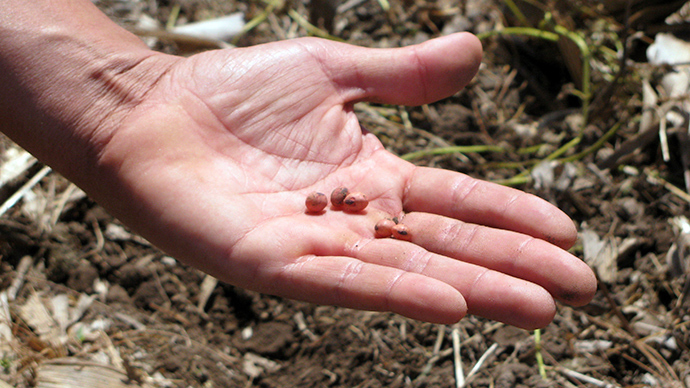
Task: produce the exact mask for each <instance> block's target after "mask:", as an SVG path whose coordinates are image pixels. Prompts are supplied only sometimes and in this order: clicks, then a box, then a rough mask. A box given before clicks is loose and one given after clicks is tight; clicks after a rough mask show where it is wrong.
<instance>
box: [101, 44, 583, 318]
mask: <svg viewBox="0 0 690 388" xmlns="http://www.w3.org/2000/svg"><path fill="white" fill-rule="evenodd" d="M480 57H481V46H480V44H479V42H478V41H477V39H476V38H475V37H473V36H472V35H469V34H455V35H451V36H447V37H444V38H440V39H436V40H431V41H429V42H426V43H423V44H421V45H417V46H412V47H408V48H401V49H390V50H388V49H386V50H374V49H365V48H359V47H354V46H350V45H345V44H340V43H335V42H330V41H326V40H319V39H297V40H291V41H283V42H277V43H272V44H267V45H261V46H256V47H251V48H242V49H231V50H223V51H214V52H207V53H203V54H199V55H196V56H193V57H190V58H178V57H172V56H166V55H163V54H155V55H154V56H152V57H151V58H150V59H148V63H149V66H150V65H151V63H154V62H156V61H157V64H158V68H159V69H161V71H160V74H158V73H155V72H152V73H151V75H150V76H149V77H153V76H155V77H157V81H156V82H155V83H153V82H145V83H144V84H146V85H149V84H153V85H152V86H151V87H150V88H148V90H146V91H145V94H144V95H145V97H144V98H143V99H142V100H141V101H140V102H139V103H138V104H136V106H134V107H131V108H130V110H129V111H128V112H126V114H123V115H121V116H120V117H125V118H124V119H123V120H121V121H120V122H119V123H118V125H117V126H113V127H112V128H110V129H107V130H106V129H104V130H102V131H100V132H98V133H96V135H95V136H98V139H97V140H96V141H94V142H93V144H99V145H100V147H101V149H99V155H100V159H99V161H100V163H99V165H98V166H97V170H96V171H98V175H97V178H96V180H95V181H94V182H93V183H92V184H89V186H90V190H87V191H89V192H90V193H91V194H92V195H93V196H94V197H95V198H96V199H97V200H98V201H99V202H101V203H102V204H104V206H106V207H107V208H108V209H110V211H111V212H113V214H114V215H115V216H117V217H119V218H120V219H121V220H123V222H125V223H126V224H127V225H129V226H131V227H133V228H134V229H135V230H137V231H138V232H139V233H141V234H142V235H143V236H144V237H146V238H147V239H149V240H150V241H151V242H153V243H154V244H156V245H157V246H159V247H160V248H162V249H164V250H166V251H167V252H169V253H170V254H171V255H173V256H175V257H177V258H179V259H181V260H182V261H184V262H186V263H188V264H191V265H194V266H196V267H198V268H200V269H202V270H204V271H206V272H208V273H210V274H212V275H214V276H215V277H217V278H219V279H220V280H223V281H226V282H228V283H231V284H234V285H237V286H240V287H244V288H247V289H252V290H257V291H260V292H265V293H270V294H275V295H280V296H284V297H288V298H295V299H301V300H305V301H310V302H315V303H321V304H335V305H339V306H345V307H351V308H358V309H370V310H382V311H393V312H396V313H399V314H402V315H404V316H408V317H411V318H415V319H420V320H425V321H431V322H440V323H451V322H455V321H457V320H459V319H461V318H462V317H463V316H464V315H465V314H466V313H471V314H478V315H481V316H484V317H488V318H491V319H496V320H499V321H503V322H506V323H509V324H512V325H516V326H519V327H524V328H536V327H541V326H544V325H546V324H547V323H548V322H550V321H551V319H552V318H553V315H554V313H555V304H554V298H556V299H558V300H561V301H564V302H566V303H570V304H574V305H582V304H584V303H587V302H588V301H589V300H590V299H591V298H592V296H593V293H594V291H595V288H596V282H595V279H594V276H593V274H592V272H591V270H590V269H589V268H588V267H587V266H586V265H585V264H584V263H583V262H582V261H580V260H579V259H577V258H576V257H574V256H572V255H570V254H569V253H567V252H566V251H564V250H563V248H568V247H569V246H571V245H572V244H573V242H574V241H575V238H576V231H575V228H574V226H573V224H572V221H570V219H569V218H568V217H567V216H565V215H564V214H563V213H561V212H560V211H559V210H558V209H556V208H555V207H553V206H551V205H550V204H548V203H547V202H545V201H542V200H540V199H538V198H537V197H535V196H532V195H528V194H525V193H523V192H520V191H518V190H514V189H510V188H505V187H501V186H498V185H494V184H490V183H486V182H482V181H478V180H475V179H472V178H469V177H467V176H465V175H462V174H459V173H455V172H450V171H444V170H436V169H430V168H421V167H416V166H414V165H412V164H410V163H407V162H405V161H403V160H401V159H400V158H398V157H396V156H394V155H393V154H391V153H389V152H388V151H386V150H385V149H384V148H383V147H382V145H381V143H380V142H379V141H378V140H377V139H376V137H374V136H373V135H371V134H368V133H366V132H363V131H362V129H361V128H360V126H359V123H358V120H357V118H356V116H355V114H354V113H353V109H352V106H353V104H354V103H356V102H358V101H377V102H383V103H389V104H405V105H418V104H423V103H430V102H433V101H436V100H438V99H441V98H444V97H447V96H450V95H452V94H453V93H455V92H456V91H457V90H459V89H460V88H462V87H463V86H465V85H466V84H467V83H468V82H469V80H470V79H471V77H472V76H473V75H474V74H475V72H476V71H477V68H478V66H479V62H480ZM340 185H344V186H347V187H349V188H350V190H353V191H361V192H364V193H365V194H366V195H367V196H368V197H369V199H370V204H369V207H368V208H367V209H366V210H365V211H364V212H363V213H362V214H349V213H344V212H342V211H335V210H333V209H330V208H327V210H326V211H325V212H324V213H323V214H319V215H311V214H307V213H306V212H305V207H304V200H305V198H306V196H307V195H308V194H309V193H310V192H312V191H321V192H324V193H326V194H327V195H329V194H330V191H331V190H332V189H334V188H335V187H337V186H340ZM390 216H398V217H400V218H402V219H403V220H404V223H405V224H406V225H407V226H409V227H410V229H411V230H412V234H413V238H412V241H411V242H405V241H400V240H394V239H375V238H374V225H375V223H376V222H377V221H378V220H380V219H381V218H384V217H390Z"/></svg>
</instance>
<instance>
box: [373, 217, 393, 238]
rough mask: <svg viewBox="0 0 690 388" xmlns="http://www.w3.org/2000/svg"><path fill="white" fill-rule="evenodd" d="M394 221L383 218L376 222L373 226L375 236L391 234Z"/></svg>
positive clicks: (382, 236) (388, 235)
mask: <svg viewBox="0 0 690 388" xmlns="http://www.w3.org/2000/svg"><path fill="white" fill-rule="evenodd" d="M394 226H395V222H394V221H393V220H391V219H388V218H384V219H382V220H381V221H379V222H377V223H376V226H374V232H375V233H376V238H385V237H390V236H391V235H392V234H393V227H394Z"/></svg>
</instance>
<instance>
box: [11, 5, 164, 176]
mask: <svg viewBox="0 0 690 388" xmlns="http://www.w3.org/2000/svg"><path fill="white" fill-rule="evenodd" d="M5 1H8V2H9V3H5V4H3V5H2V6H0V11H2V12H4V13H3V15H4V16H0V130H2V131H3V132H4V133H5V134H7V135H8V136H9V137H10V138H12V139H13V140H15V141H16V142H17V143H19V144H20V145H21V146H23V147H24V148H26V149H27V150H28V151H30V152H31V153H33V154H34V155H35V156H37V157H38V158H39V159H41V160H42V161H43V162H45V163H47V164H49V165H51V166H52V167H53V168H54V169H56V170H57V171H59V172H61V173H62V174H63V175H65V176H66V177H67V178H69V179H71V180H73V181H74V182H75V183H77V184H79V185H81V186H82V187H83V186H84V185H86V186H88V177H89V176H92V175H93V173H96V171H89V170H90V169H93V168H95V167H94V166H96V165H97V163H96V162H97V158H98V155H99V153H100V152H102V147H104V146H105V144H107V141H108V139H109V137H110V136H111V134H112V131H114V130H115V129H116V128H117V125H118V123H119V122H121V120H123V119H124V117H126V115H127V113H128V111H129V110H130V109H132V108H133V107H134V106H136V105H137V104H138V103H139V101H141V99H143V97H144V96H145V94H146V91H147V90H149V89H150V88H151V87H152V86H153V85H154V84H155V83H156V80H158V79H159V78H160V76H161V74H162V73H164V72H165V71H166V69H167V68H168V67H169V64H170V63H172V62H173V61H172V60H171V59H172V57H169V56H166V55H163V54H159V53H155V52H153V51H151V50H149V49H148V47H146V45H144V44H143V42H141V41H140V40H139V39H138V38H137V37H135V36H133V35H132V34H130V33H129V32H127V31H126V30H124V29H122V28H120V27H119V26H117V25H116V24H115V23H113V22H112V21H110V20H109V19H108V18H107V17H106V16H105V15H103V14H102V13H100V11H98V9H96V8H95V7H94V6H93V5H92V4H91V3H90V2H89V1H83V2H82V1H77V0H70V1H63V2H60V1H57V2H55V1H45V0H32V1H31V2H26V1H25V0H19V1H18V2H17V1H15V0H5ZM14 3H16V4H14ZM0 13H1V12H0Z"/></svg>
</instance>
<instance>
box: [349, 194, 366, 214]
mask: <svg viewBox="0 0 690 388" xmlns="http://www.w3.org/2000/svg"><path fill="white" fill-rule="evenodd" d="M343 205H344V207H345V210H347V211H349V212H361V211H362V210H364V209H365V208H366V207H367V205H369V200H368V199H367V196H366V195H364V194H362V193H350V194H348V196H347V197H345V200H344V201H343Z"/></svg>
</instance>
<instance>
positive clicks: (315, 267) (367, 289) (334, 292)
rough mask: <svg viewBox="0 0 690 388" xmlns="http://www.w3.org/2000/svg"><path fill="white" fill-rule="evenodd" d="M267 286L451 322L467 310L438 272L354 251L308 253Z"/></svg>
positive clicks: (297, 295) (293, 294) (353, 305)
mask: <svg viewBox="0 0 690 388" xmlns="http://www.w3.org/2000/svg"><path fill="white" fill-rule="evenodd" d="M266 284H267V285H268V287H265V288H264V289H263V290H261V291H263V292H267V293H270V294H276V295H281V296H284V297H288V298H294V299H300V300H304V301H307V302H312V303H319V304H330V305H337V306H341V307H348V308H356V309H360V310H374V311H391V312H395V313H398V314H400V315H403V316H406V317H409V318H413V319H418V320H422V321H427V322H433V323H444V324H450V323H455V322H457V321H459V320H460V319H461V318H462V317H464V316H465V314H466V313H467V305H466V304H465V300H464V298H463V297H462V295H461V293H460V292H458V291H457V290H456V289H454V288H453V287H451V286H449V285H448V284H445V283H443V282H441V281H438V280H436V279H434V278H431V277H427V276H423V275H420V274H416V273H410V272H406V271H403V270H400V269H397V268H392V267H386V266H381V265H375V264H370V263H364V262H362V261H360V260H357V259H353V258H349V257H338V256H304V257H301V258H299V259H298V260H297V261H296V262H294V263H292V264H290V265H288V266H285V267H284V268H282V269H281V270H280V271H277V272H274V273H273V275H272V276H270V277H269V280H268V282H267V283H266Z"/></svg>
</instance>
